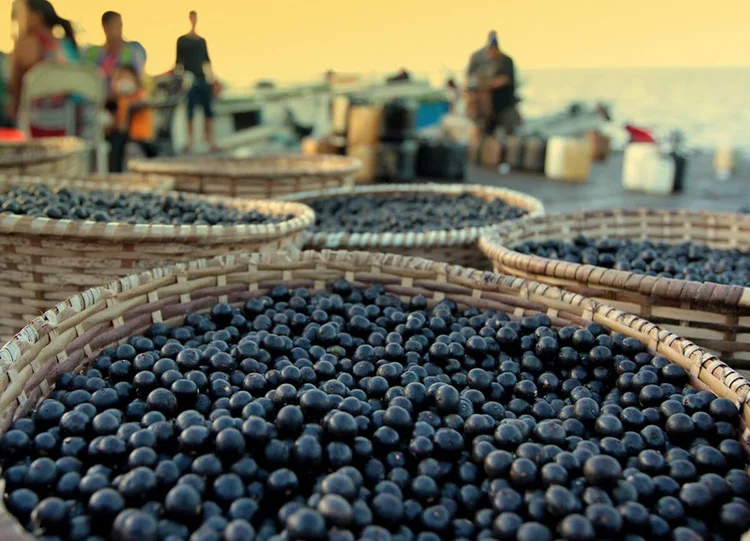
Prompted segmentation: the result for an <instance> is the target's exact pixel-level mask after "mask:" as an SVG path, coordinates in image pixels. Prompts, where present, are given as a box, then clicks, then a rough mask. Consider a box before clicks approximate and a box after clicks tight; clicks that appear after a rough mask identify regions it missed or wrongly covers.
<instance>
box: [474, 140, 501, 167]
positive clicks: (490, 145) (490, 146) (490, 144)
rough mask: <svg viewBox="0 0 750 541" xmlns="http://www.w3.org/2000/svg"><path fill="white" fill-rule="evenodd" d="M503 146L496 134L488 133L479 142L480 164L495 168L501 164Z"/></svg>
mask: <svg viewBox="0 0 750 541" xmlns="http://www.w3.org/2000/svg"><path fill="white" fill-rule="evenodd" d="M502 150H503V146H502V144H501V143H500V140H499V139H498V138H497V137H495V136H494V135H488V136H486V137H484V138H483V139H482V142H481V143H480V144H479V164H480V165H481V166H483V167H489V168H491V169H494V168H495V167H497V166H498V165H499V164H500V158H501V155H502Z"/></svg>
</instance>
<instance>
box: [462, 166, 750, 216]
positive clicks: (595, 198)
mask: <svg viewBox="0 0 750 541" xmlns="http://www.w3.org/2000/svg"><path fill="white" fill-rule="evenodd" d="M622 162H623V155H622V153H620V152H616V153H613V154H611V155H610V156H609V158H608V160H607V161H605V162H598V163H594V164H593V167H592V170H591V176H590V177H589V180H588V182H585V183H580V184H579V183H566V182H560V181H553V180H549V179H546V178H544V176H543V175H541V174H536V173H525V172H519V171H511V172H510V173H508V174H506V175H500V174H499V173H498V172H497V171H496V170H494V171H493V170H490V169H486V168H482V167H479V166H476V165H472V166H470V169H469V172H468V174H467V178H466V182H467V183H475V184H486V185H490V186H498V187H503V188H509V189H512V190H518V191H520V192H524V193H527V194H529V195H532V196H534V197H536V198H538V199H540V200H541V201H542V202H543V203H544V206H545V208H546V211H547V212H548V213H550V212H573V211H578V210H589V209H599V208H607V207H609V208H612V207H616V208H664V209H679V208H683V209H691V210H710V211H716V212H737V211H739V210H740V209H741V208H742V207H750V164H747V163H744V164H741V167H740V170H739V172H738V173H735V175H734V176H733V177H731V178H730V179H729V180H727V181H725V182H719V181H717V180H716V178H715V176H714V173H713V157H712V155H710V154H708V153H695V154H692V155H690V156H689V157H688V165H687V174H686V177H685V183H684V190H683V191H682V192H680V193H676V194H672V195H651V194H645V193H637V192H626V191H625V190H623V188H622V183H621V178H622ZM742 166H744V167H742Z"/></svg>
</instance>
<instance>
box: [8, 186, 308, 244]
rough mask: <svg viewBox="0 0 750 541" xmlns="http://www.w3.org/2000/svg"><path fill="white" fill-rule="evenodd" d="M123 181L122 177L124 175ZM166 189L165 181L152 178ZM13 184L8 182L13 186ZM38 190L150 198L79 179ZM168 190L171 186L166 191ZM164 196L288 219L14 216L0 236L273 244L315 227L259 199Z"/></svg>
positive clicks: (293, 208) (134, 189)
mask: <svg viewBox="0 0 750 541" xmlns="http://www.w3.org/2000/svg"><path fill="white" fill-rule="evenodd" d="M125 175H128V173H125ZM154 178H158V179H160V180H161V179H164V180H165V182H167V183H169V179H170V178H171V177H169V176H167V175H163V176H162V175H154ZM35 179H36V177H14V176H1V175H0V188H2V187H3V184H4V183H5V185H7V183H15V184H18V183H19V182H18V181H20V183H21V184H34V183H36V180H35ZM14 180H15V181H16V182H13V181H14ZM43 184H45V185H48V186H53V187H58V186H59V187H63V186H72V187H75V188H78V189H83V190H89V191H94V190H95V191H109V192H120V193H142V192H151V191H153V190H154V187H153V186H147V185H136V186H134V185H129V184H128V181H127V180H124V179H123V181H122V182H119V183H113V184H109V185H99V184H97V183H92V182H87V181H85V180H79V179H59V180H56V181H47V182H43ZM170 188H171V186H170ZM159 193H162V194H164V195H168V196H172V197H175V198H181V199H185V200H189V201H205V202H207V203H210V204H223V205H226V206H232V207H235V208H239V209H240V210H245V211H249V210H257V211H260V212H263V213H264V214H269V215H272V216H273V215H287V214H290V215H292V216H293V218H292V219H290V220H285V221H283V222H278V223H272V224H237V225H231V226H225V225H189V224H188V225H162V224H128V223H123V222H96V221H93V220H80V221H79V220H68V219H64V220H57V219H52V218H39V217H33V216H25V215H18V214H7V213H0V234H22V235H44V236H56V237H78V238H85V239H92V240H94V239H105V240H122V241H168V240H183V241H187V240H195V239H197V240H200V241H207V240H210V241H220V240H233V239H242V240H252V239H254V238H258V239H263V238H265V239H270V238H277V237H282V236H285V235H288V234H290V233H294V232H296V231H302V230H304V229H306V228H307V227H309V226H310V225H312V224H313V223H315V212H313V210H312V209H311V208H310V207H308V206H307V205H303V204H301V203H295V202H286V201H274V200H263V199H241V198H229V197H222V196H217V195H201V194H190V193H184V192H177V191H161V192H159Z"/></svg>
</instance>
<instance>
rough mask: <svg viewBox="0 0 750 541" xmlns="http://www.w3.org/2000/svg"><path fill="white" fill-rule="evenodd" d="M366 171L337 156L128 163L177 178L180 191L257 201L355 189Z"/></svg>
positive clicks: (355, 162) (352, 160)
mask: <svg viewBox="0 0 750 541" xmlns="http://www.w3.org/2000/svg"><path fill="white" fill-rule="evenodd" d="M360 166H361V162H360V161H359V160H358V159H356V158H351V157H346V156H334V155H318V156H303V155H291V156H263V157H257V158H206V157H188V158H185V157H180V158H156V159H150V160H148V159H138V160H131V161H130V162H128V169H129V170H130V171H132V172H135V173H146V174H166V175H170V176H173V177H175V179H176V186H175V187H176V189H177V190H180V191H184V192H194V193H205V194H214V195H223V196H231V197H247V198H256V199H273V198H275V197H279V196H282V195H286V194H290V193H295V192H300V191H304V190H320V189H324V188H337V187H341V186H354V185H355V184H356V183H357V180H356V179H355V177H356V174H357V172H358V171H359V168H360Z"/></svg>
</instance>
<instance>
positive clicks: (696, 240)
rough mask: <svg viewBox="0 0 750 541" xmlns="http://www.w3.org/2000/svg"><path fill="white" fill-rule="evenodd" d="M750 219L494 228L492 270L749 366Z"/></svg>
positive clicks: (654, 217) (576, 221)
mask: <svg viewBox="0 0 750 541" xmlns="http://www.w3.org/2000/svg"><path fill="white" fill-rule="evenodd" d="M749 231H750V216H747V215H742V214H720V213H710V212H695V211H668V210H646V209H633V210H623V209H615V210H599V211H587V212H580V213H573V214H557V215H554V216H548V217H547V216H542V217H537V218H531V219H527V220H520V221H518V222H515V223H508V224H503V225H500V226H499V227H498V228H496V229H495V230H492V231H491V232H490V233H489V234H487V235H486V236H485V237H483V238H482V239H481V241H480V243H479V246H480V248H481V249H482V250H483V251H484V253H485V254H486V255H487V256H488V257H489V258H490V259H492V261H493V263H494V266H495V269H496V270H497V271H499V272H507V273H510V274H513V275H516V276H521V277H523V278H527V279H530V280H535V281H539V282H544V283H548V284H553V285H555V286H559V287H564V288H565V289H567V290H569V291H574V292H578V293H582V294H585V295H587V296H591V297H594V298H597V299H604V300H605V301H606V302H608V303H612V304H614V305H615V306H617V307H619V308H622V309H623V310H627V311H628V312H632V313H635V314H637V315H640V316H643V317H646V318H648V319H650V320H652V321H653V322H654V323H658V324H660V325H663V326H664V327H666V328H669V329H672V330H673V331H674V332H679V333H680V334H681V335H683V336H685V337H686V338H689V339H691V340H694V341H696V343H698V344H699V345H701V346H703V347H705V348H707V349H710V350H712V351H717V352H719V353H720V354H721V355H722V358H723V359H724V360H725V361H727V362H731V363H733V366H736V367H742V368H750V339H749V338H748V337H750V323H748V322H750V234H748V232H749Z"/></svg>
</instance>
